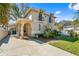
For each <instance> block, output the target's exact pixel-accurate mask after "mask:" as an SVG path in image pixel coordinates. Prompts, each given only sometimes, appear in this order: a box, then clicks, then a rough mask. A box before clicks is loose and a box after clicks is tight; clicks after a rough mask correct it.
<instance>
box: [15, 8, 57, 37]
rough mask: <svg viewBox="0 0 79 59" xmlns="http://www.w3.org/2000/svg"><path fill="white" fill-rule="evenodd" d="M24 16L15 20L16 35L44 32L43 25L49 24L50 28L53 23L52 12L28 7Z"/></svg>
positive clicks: (31, 34) (32, 34)
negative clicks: (48, 12)
mask: <svg viewBox="0 0 79 59" xmlns="http://www.w3.org/2000/svg"><path fill="white" fill-rule="evenodd" d="M26 15H27V17H26V18H19V19H17V21H16V32H17V35H19V36H20V35H21V36H34V35H35V34H41V33H43V32H44V27H45V26H46V25H49V26H50V27H51V28H52V29H53V27H54V24H55V18H56V17H55V16H54V14H47V13H44V12H41V11H40V10H35V9H29V10H28V11H27V12H26Z"/></svg>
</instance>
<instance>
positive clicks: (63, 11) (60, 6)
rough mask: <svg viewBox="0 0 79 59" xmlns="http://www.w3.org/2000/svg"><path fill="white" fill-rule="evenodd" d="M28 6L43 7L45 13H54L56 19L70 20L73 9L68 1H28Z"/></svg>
mask: <svg viewBox="0 0 79 59" xmlns="http://www.w3.org/2000/svg"><path fill="white" fill-rule="evenodd" d="M29 7H32V8H35V9H43V10H45V12H46V13H54V14H55V15H56V17H57V18H56V21H57V22H59V21H62V20H72V18H73V15H74V12H75V10H74V9H72V8H71V7H70V3H30V4H29Z"/></svg>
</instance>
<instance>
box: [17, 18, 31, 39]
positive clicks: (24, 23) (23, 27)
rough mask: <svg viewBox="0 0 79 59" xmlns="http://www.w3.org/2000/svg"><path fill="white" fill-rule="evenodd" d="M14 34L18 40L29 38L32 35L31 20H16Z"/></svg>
mask: <svg viewBox="0 0 79 59" xmlns="http://www.w3.org/2000/svg"><path fill="white" fill-rule="evenodd" d="M16 32H17V35H18V36H19V37H20V38H23V37H25V36H26V37H27V36H28V37H30V36H31V33H32V20H29V19H18V20H17V21H16Z"/></svg>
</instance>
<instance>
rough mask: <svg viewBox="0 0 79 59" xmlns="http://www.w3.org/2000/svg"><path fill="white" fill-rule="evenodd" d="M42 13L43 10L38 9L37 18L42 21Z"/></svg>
mask: <svg viewBox="0 0 79 59" xmlns="http://www.w3.org/2000/svg"><path fill="white" fill-rule="evenodd" d="M43 13H44V11H43V10H41V9H40V10H39V20H40V21H43V15H42V14H43Z"/></svg>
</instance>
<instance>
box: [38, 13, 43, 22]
mask: <svg viewBox="0 0 79 59" xmlns="http://www.w3.org/2000/svg"><path fill="white" fill-rule="evenodd" d="M39 20H40V21H42V14H41V13H39Z"/></svg>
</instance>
